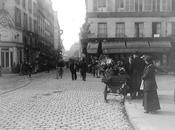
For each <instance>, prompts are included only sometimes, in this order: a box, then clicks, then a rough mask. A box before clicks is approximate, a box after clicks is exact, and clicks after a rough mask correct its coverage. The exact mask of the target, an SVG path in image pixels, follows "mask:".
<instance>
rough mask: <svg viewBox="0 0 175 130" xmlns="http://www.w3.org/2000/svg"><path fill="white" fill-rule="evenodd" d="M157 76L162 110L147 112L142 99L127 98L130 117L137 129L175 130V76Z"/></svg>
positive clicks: (126, 104) (127, 109) (126, 105)
mask: <svg viewBox="0 0 175 130" xmlns="http://www.w3.org/2000/svg"><path fill="white" fill-rule="evenodd" d="M156 78H157V84H158V87H159V89H158V95H159V101H160V105H161V110H160V111H157V112H156V113H154V114H145V113H144V110H143V107H142V100H139V99H135V100H131V99H127V100H126V103H125V107H126V111H127V114H128V117H129V119H130V121H131V123H132V124H133V126H134V127H135V128H136V130H174V129H175V102H174V89H175V76H170V75H159V76H157V77H156Z"/></svg>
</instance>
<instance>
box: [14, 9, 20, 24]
mask: <svg viewBox="0 0 175 130" xmlns="http://www.w3.org/2000/svg"><path fill="white" fill-rule="evenodd" d="M15 25H16V26H18V27H21V10H20V9H18V8H15Z"/></svg>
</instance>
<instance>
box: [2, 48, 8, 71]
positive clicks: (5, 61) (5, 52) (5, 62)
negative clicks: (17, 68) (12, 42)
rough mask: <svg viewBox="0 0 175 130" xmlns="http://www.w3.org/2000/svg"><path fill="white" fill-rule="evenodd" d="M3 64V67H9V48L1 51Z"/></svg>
mask: <svg viewBox="0 0 175 130" xmlns="http://www.w3.org/2000/svg"><path fill="white" fill-rule="evenodd" d="M1 66H2V68H3V69H8V68H9V51H8V50H2V51H1Z"/></svg>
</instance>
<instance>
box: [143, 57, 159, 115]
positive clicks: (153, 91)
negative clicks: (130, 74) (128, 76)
mask: <svg viewBox="0 0 175 130" xmlns="http://www.w3.org/2000/svg"><path fill="white" fill-rule="evenodd" d="M145 63H146V67H145V69H144V73H143V76H142V79H143V85H144V88H143V92H144V96H143V107H144V110H145V113H149V112H153V111H155V110H159V109H160V104H159V99H158V95H157V83H156V79H155V66H154V65H153V62H152V59H151V57H149V56H148V57H146V58H145Z"/></svg>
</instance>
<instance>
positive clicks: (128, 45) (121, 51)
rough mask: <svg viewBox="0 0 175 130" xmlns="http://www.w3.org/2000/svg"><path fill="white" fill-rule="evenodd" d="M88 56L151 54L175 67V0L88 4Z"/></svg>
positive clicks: (106, 0)
mask: <svg viewBox="0 0 175 130" xmlns="http://www.w3.org/2000/svg"><path fill="white" fill-rule="evenodd" d="M85 2H86V23H85V26H86V27H85V28H86V29H87V30H86V31H87V32H88V33H87V37H85V38H82V46H83V48H84V49H85V48H86V51H87V53H89V54H94V53H97V48H98V47H99V44H101V46H102V47H101V49H102V51H103V53H104V54H107V55H113V56H115V55H116V56H121V55H122V56H123V55H130V54H132V53H136V52H139V53H149V54H151V55H153V56H154V57H156V59H158V61H159V62H160V64H162V65H168V64H172V63H170V62H172V60H170V59H171V58H172V56H173V54H172V53H171V52H172V50H173V46H174V44H173V39H174V36H175V0H86V1H85Z"/></svg>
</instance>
